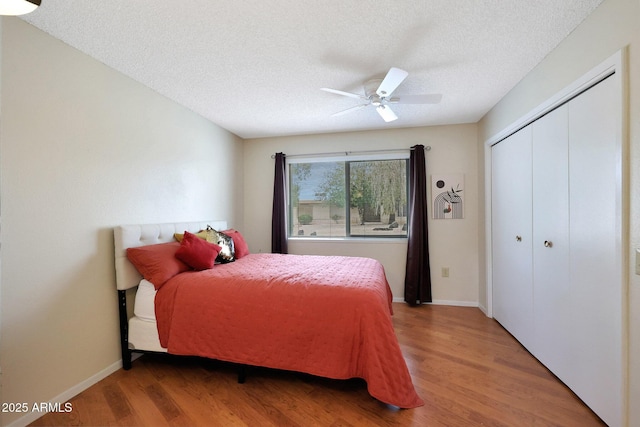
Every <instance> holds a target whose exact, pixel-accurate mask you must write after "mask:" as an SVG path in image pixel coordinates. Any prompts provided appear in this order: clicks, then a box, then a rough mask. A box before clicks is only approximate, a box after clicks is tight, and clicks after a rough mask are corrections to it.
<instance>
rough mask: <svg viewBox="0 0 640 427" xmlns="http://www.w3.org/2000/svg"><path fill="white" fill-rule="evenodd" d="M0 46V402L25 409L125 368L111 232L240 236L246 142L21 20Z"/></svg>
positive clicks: (8, 27) (6, 417) (7, 25)
mask: <svg viewBox="0 0 640 427" xmlns="http://www.w3.org/2000/svg"><path fill="white" fill-rule="evenodd" d="M1 46H2V48H1V49H2V50H1V58H2V74H1V87H2V97H1V101H0V105H1V107H2V116H1V122H0V150H1V160H0V191H1V192H0V202H1V215H2V235H1V240H2V260H1V262H2V269H1V277H0V282H1V297H2V299H1V322H2V323H1V325H2V331H1V338H0V364H1V368H2V396H1V397H0V401H1V402H28V403H30V404H32V403H35V402H46V401H49V400H51V399H53V398H55V397H56V396H59V395H60V394H61V393H64V392H65V391H66V390H68V389H70V388H72V387H74V386H75V385H77V384H79V383H81V382H83V381H85V380H87V379H88V378H90V377H91V376H93V375H95V374H96V373H99V372H101V371H102V370H104V369H106V368H109V367H110V366H113V365H114V364H115V363H116V362H117V361H118V360H119V358H120V353H119V352H120V348H119V347H120V344H119V329H118V315H117V313H118V310H117V298H116V289H115V278H114V267H113V232H112V227H113V226H114V225H117V224H123V223H125V224H126V223H138V222H147V223H153V222H173V221H190V220H198V219H207V218H221V219H228V220H229V221H230V225H232V226H235V227H237V228H242V226H243V224H242V215H243V212H242V198H239V197H237V194H239V193H240V192H241V191H242V187H243V186H242V180H243V166H242V150H243V148H242V145H243V143H242V141H241V140H240V139H239V138H237V137H236V136H234V135H232V134H230V133H229V132H227V131H224V130H222V129H221V128H219V127H218V126H216V125H214V124H212V123H211V122H209V121H207V120H205V119H204V118H202V117H201V116H199V115H196V114H194V113H192V112H191V111H188V110H186V109H185V108H183V107H181V106H178V105H177V104H175V103H173V102H171V101H169V100H167V99H166V98H164V97H162V96H160V95H158V94H157V93H155V92H153V91H151V90H150V89H148V88H146V87H144V86H142V85H140V84H138V83H136V82H134V81H132V80H131V79H129V78H127V77H125V76H123V75H121V74H119V73H117V72H116V71H114V70H112V69H110V68H108V67H106V66H105V65H103V64H102V63H100V62H98V61H96V60H93V59H91V58H89V57H88V56H86V55H84V54H82V53H80V52H78V51H76V50H74V49H72V48H70V47H69V46H67V45H65V44H63V43H62V42H60V41H57V40H55V39H53V38H52V37H50V36H48V35H46V34H45V33H43V32H41V31H39V30H37V29H35V28H34V27H32V26H30V25H29V24H26V23H25V22H23V21H21V20H19V19H17V18H2V45H1ZM19 415H20V414H3V418H2V420H1V421H2V424H7V423H10V422H12V421H14V420H15V419H16V418H18V416H19Z"/></svg>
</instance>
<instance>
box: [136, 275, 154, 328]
mask: <svg viewBox="0 0 640 427" xmlns="http://www.w3.org/2000/svg"><path fill="white" fill-rule="evenodd" d="M156 292H157V291H156V288H155V286H153V283H151V282H149V281H148V280H146V279H142V280H141V281H140V284H139V285H138V290H137V291H136V300H135V302H134V305H133V314H134V315H135V316H136V317H138V318H139V319H141V320H147V321H151V322H155V321H156V306H155V299H156Z"/></svg>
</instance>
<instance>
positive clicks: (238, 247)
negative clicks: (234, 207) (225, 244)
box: [221, 228, 249, 259]
mask: <svg viewBox="0 0 640 427" xmlns="http://www.w3.org/2000/svg"><path fill="white" fill-rule="evenodd" d="M221 233H224V234H226V235H227V236H231V238H232V239H233V246H234V247H235V251H236V259H238V258H242V257H243V256H245V255H249V245H247V242H246V241H245V240H244V237H243V236H242V234H240V232H239V231H238V230H234V229H233V228H230V229H229V230H225V231H221Z"/></svg>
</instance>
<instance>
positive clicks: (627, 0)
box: [479, 0, 640, 426]
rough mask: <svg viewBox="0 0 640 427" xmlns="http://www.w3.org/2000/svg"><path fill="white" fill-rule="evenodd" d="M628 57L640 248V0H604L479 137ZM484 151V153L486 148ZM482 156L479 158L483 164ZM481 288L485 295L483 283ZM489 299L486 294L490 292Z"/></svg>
mask: <svg viewBox="0 0 640 427" xmlns="http://www.w3.org/2000/svg"><path fill="white" fill-rule="evenodd" d="M625 46H626V47H627V48H628V50H627V52H628V59H629V73H628V75H629V81H628V84H629V100H628V101H629V116H628V118H629V143H630V144H629V145H630V150H629V153H628V155H627V156H625V159H624V162H625V166H626V167H627V168H628V169H629V170H630V179H629V182H630V186H629V189H628V196H629V199H630V212H629V214H630V215H629V217H630V236H629V250H630V251H632V252H631V253H633V251H635V248H640V2H639V1H638V0H605V1H604V2H603V3H602V4H601V5H600V7H599V8H598V9H597V10H596V11H595V12H594V13H593V14H592V15H591V16H589V17H588V18H587V19H586V20H585V21H584V22H583V23H582V25H580V26H579V27H578V28H577V29H576V30H575V31H574V32H573V33H572V34H571V35H570V36H569V37H568V38H567V39H566V40H565V41H563V42H562V43H561V44H560V45H559V46H558V47H557V48H556V49H555V50H554V51H553V52H552V53H551V54H550V55H548V56H547V58H545V60H544V61H543V62H542V63H541V64H540V65H538V66H537V67H536V68H535V69H534V70H533V71H532V72H531V73H529V75H528V76H527V77H526V78H525V79H523V80H522V81H521V82H520V83H519V84H518V85H517V86H516V87H515V88H514V89H513V90H512V91H511V92H510V93H509V94H508V95H507V96H506V97H505V98H504V99H503V100H502V101H500V103H498V104H497V105H496V106H495V107H494V108H493V109H492V110H491V111H490V112H489V113H488V114H487V115H486V116H485V117H484V118H483V120H482V121H481V122H480V123H479V131H480V132H479V135H480V138H479V139H480V141H481V142H482V141H485V140H487V139H489V138H490V137H491V136H493V135H494V134H496V133H498V132H499V131H501V130H502V129H503V128H505V127H507V126H508V125H509V124H511V123H512V122H514V121H515V120H517V119H518V118H519V117H521V116H523V115H524V114H526V113H528V112H529V111H530V110H532V109H533V108H535V107H536V106H537V105H539V104H540V103H542V102H543V101H545V100H546V99H548V98H550V97H551V96H553V95H554V94H555V93H556V92H558V91H560V90H561V89H563V88H564V87H565V86H567V85H569V84H570V83H572V82H573V81H575V80H576V79H578V78H579V77H580V76H582V75H583V74H584V73H586V72H587V71H589V70H590V69H591V68H593V67H595V66H596V65H598V64H599V63H601V62H602V61H604V60H605V59H607V58H608V57H609V56H611V55H612V54H614V53H615V52H616V51H618V50H619V49H622V48H624V47H625ZM481 157H482V154H481ZM483 161H484V160H483V159H480V164H483ZM631 261H632V262H630V263H629V264H630V266H629V271H628V274H627V276H628V278H629V298H628V303H629V314H630V318H629V387H630V388H629V390H630V393H629V402H630V405H629V425H630V426H632V425H633V426H637V425H640V406H638V405H637V404H636V403H637V402H640V276H637V275H635V274H634V273H633V261H634V258H633V257H632V259H631ZM481 294H483V295H486V292H485V290H484V289H481ZM485 300H486V298H485Z"/></svg>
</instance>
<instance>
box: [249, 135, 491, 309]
mask: <svg viewBox="0 0 640 427" xmlns="http://www.w3.org/2000/svg"><path fill="white" fill-rule="evenodd" d="M416 144H423V145H425V146H427V145H429V146H431V147H432V149H431V151H428V152H427V153H426V160H427V175H428V177H427V179H428V183H427V187H430V176H431V174H436V173H438V174H443V173H462V174H464V178H465V189H464V192H465V194H464V197H465V203H466V207H465V218H464V219H462V220H432V219H430V220H429V242H430V251H431V269H432V280H433V287H432V290H433V299H434V301H439V302H453V303H459V304H468V305H477V303H478V274H479V273H478V271H479V264H478V244H479V243H478V210H479V208H478V197H479V187H478V158H477V144H478V140H477V126H476V125H474V124H471V125H456V126H434V127H423V128H406V129H394V130H385V131H370V132H349V133H338V134H321V135H306V136H289V137H281V138H265V139H255V140H248V141H246V142H245V160H244V161H245V181H244V183H245V188H244V206H245V210H244V212H245V216H244V224H245V228H244V230H243V232H244V234H246V237H247V240H248V242H249V246H250V249H251V251H253V252H260V251H261V252H269V251H270V250H271V206H272V197H273V174H274V160H273V159H272V158H271V155H272V154H274V153H276V152H280V151H281V152H284V153H285V154H287V155H294V154H309V153H325V152H335V151H363V150H364V151H366V150H379V149H397V148H406V149H408V148H409V147H411V146H413V145H416ZM429 215H431V209H430V208H429ZM289 252H290V253H297V254H319V255H325V254H337V255H353V256H368V257H371V258H375V259H377V260H379V261H380V262H381V263H382V264H383V265H384V267H385V271H386V273H387V278H388V280H389V284H390V286H391V289H392V291H393V295H394V298H396V299H399V300H402V299H403V295H404V290H403V289H404V276H405V264H406V255H407V246H406V241H403V242H378V241H377V242H375V243H371V242H362V241H359V242H352V241H349V242H326V241H307V240H305V241H294V240H290V241H289ZM442 267H449V269H450V277H449V278H442V277H441V274H440V273H441V268H442Z"/></svg>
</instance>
